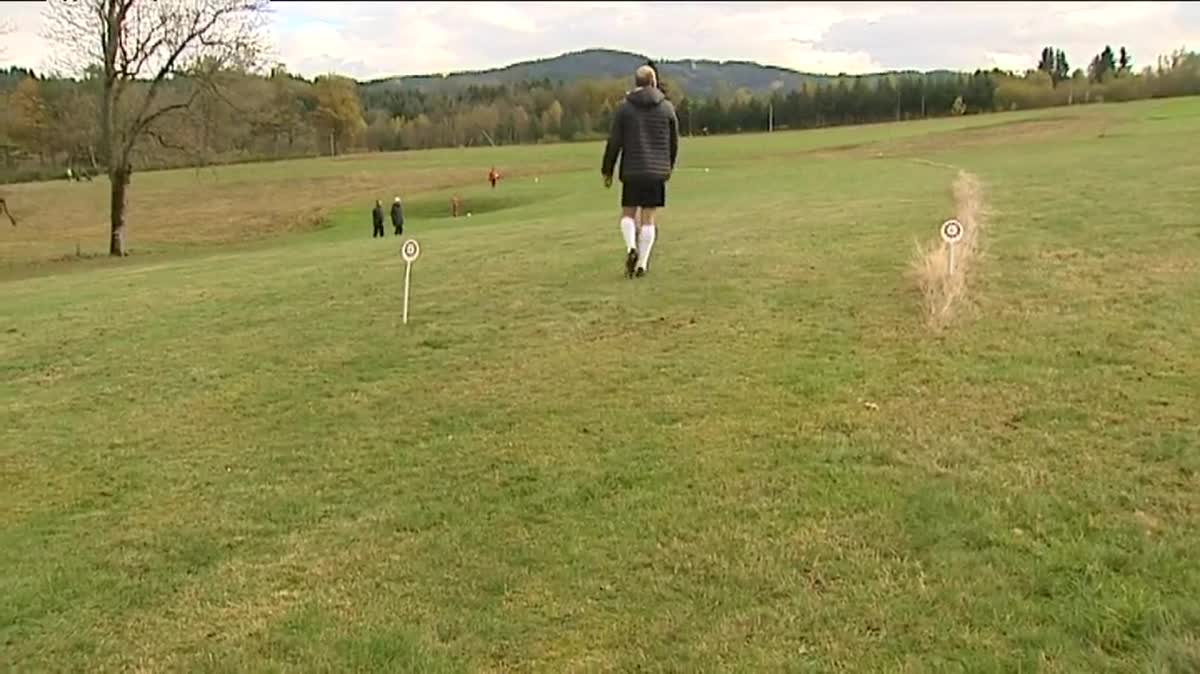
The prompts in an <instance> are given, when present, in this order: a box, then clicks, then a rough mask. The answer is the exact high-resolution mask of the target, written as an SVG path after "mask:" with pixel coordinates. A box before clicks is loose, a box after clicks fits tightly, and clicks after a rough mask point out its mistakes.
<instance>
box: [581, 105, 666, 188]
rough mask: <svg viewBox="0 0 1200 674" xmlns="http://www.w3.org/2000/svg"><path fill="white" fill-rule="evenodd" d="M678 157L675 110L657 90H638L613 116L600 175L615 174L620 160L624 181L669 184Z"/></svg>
mask: <svg viewBox="0 0 1200 674" xmlns="http://www.w3.org/2000/svg"><path fill="white" fill-rule="evenodd" d="M678 154H679V119H678V118H677V117H676V116H675V106H674V105H671V101H668V100H667V97H666V96H664V95H663V92H661V91H659V90H658V89H655V88H654V87H639V88H637V89H634V90H633V91H631V92H629V93H628V94H627V95H626V96H625V102H624V103H622V104H621V107H620V108H618V109H617V113H616V115H614V116H613V125H612V132H611V133H609V135H608V145H607V146H606V147H605V148H604V163H603V165H602V166H601V167H600V172H601V173H602V174H604V175H606V176H610V175H612V174H613V166H614V165H615V164H616V163H617V156H618V155H620V157H621V180H622V181H628V180H666V179H668V178H670V177H671V171H673V170H674V169H675V157H676V156H677V155H678Z"/></svg>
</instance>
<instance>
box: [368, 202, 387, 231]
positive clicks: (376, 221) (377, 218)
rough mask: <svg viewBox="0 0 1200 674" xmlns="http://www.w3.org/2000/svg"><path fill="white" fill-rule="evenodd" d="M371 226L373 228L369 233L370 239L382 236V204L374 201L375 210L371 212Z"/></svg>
mask: <svg viewBox="0 0 1200 674" xmlns="http://www.w3.org/2000/svg"><path fill="white" fill-rule="evenodd" d="M371 224H372V225H374V226H375V228H374V229H373V230H372V231H371V238H372V239H374V238H375V237H377V236H383V235H384V234H383V202H381V201H379V200H378V199H376V200H375V208H374V209H373V210H372V211H371Z"/></svg>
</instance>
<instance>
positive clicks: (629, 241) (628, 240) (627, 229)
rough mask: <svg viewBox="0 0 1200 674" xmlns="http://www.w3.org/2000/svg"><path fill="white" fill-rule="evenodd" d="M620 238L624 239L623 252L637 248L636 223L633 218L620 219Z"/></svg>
mask: <svg viewBox="0 0 1200 674" xmlns="http://www.w3.org/2000/svg"><path fill="white" fill-rule="evenodd" d="M621 236H623V237H625V252H629V251H631V250H633V249H635V248H637V223H636V222H634V221H633V218H621Z"/></svg>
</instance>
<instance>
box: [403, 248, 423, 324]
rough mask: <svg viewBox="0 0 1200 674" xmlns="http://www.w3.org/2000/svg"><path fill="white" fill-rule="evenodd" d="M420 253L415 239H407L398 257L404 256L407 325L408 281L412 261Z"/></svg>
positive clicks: (406, 321) (405, 321)
mask: <svg viewBox="0 0 1200 674" xmlns="http://www.w3.org/2000/svg"><path fill="white" fill-rule="evenodd" d="M420 255H421V246H420V244H418V243H417V240H416V239H409V240H408V241H405V242H404V245H403V246H401V247H400V257H402V258H404V324H405V325H408V282H409V279H410V278H411V277H412V263H413V262H416V260H417V258H418V257H419V256H420Z"/></svg>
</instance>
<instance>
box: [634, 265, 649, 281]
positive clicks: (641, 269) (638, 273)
mask: <svg viewBox="0 0 1200 674" xmlns="http://www.w3.org/2000/svg"><path fill="white" fill-rule="evenodd" d="M633 275H634V276H636V277H637V278H641V277H643V276H645V275H646V269H645V268H644V267H638V269H637V271H635V272H634V273H633Z"/></svg>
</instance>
